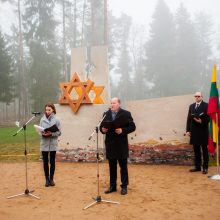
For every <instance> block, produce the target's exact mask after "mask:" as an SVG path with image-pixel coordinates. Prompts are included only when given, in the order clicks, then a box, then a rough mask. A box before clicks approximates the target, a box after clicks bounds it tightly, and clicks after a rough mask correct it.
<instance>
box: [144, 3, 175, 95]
mask: <svg viewBox="0 0 220 220" xmlns="http://www.w3.org/2000/svg"><path fill="white" fill-rule="evenodd" d="M174 31H175V26H174V21H173V16H172V14H171V13H170V10H169V8H168V6H167V5H166V3H165V2H164V1H163V0H159V1H158V3H157V6H156V9H155V12H154V14H153V21H152V23H151V25H150V40H149V41H148V42H147V44H146V59H147V60H146V67H145V68H146V74H147V78H148V81H150V82H151V83H153V84H154V86H153V88H152V91H151V96H153V97H158V96H172V95H175V91H176V87H177V86H178V85H176V84H174V83H172V84H171V82H173V80H174V79H175V78H176V77H177V76H176V75H175V72H174V68H173V67H174V45H175V44H174V42H175V38H174V33H175V32H174Z"/></svg>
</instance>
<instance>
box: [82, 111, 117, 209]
mask: <svg viewBox="0 0 220 220" xmlns="http://www.w3.org/2000/svg"><path fill="white" fill-rule="evenodd" d="M105 117H106V113H105V114H104V116H103V118H102V119H101V120H100V121H99V123H98V125H97V126H96V127H95V129H94V130H93V132H92V134H91V135H90V137H89V140H91V138H92V136H93V135H94V134H95V133H96V151H97V152H96V167H97V197H96V198H92V199H94V200H95V201H94V202H92V203H91V204H89V205H87V206H86V207H84V208H83V209H84V210H85V209H88V208H89V207H91V206H93V205H95V204H96V203H101V202H106V203H112V204H119V202H114V201H110V200H104V199H102V197H101V196H100V190H99V145H98V136H99V135H98V131H99V126H100V124H101V123H102V121H103V120H104V119H105Z"/></svg>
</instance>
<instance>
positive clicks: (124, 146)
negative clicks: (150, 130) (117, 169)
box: [100, 108, 136, 159]
mask: <svg viewBox="0 0 220 220" xmlns="http://www.w3.org/2000/svg"><path fill="white" fill-rule="evenodd" d="M118 117H123V118H126V124H124V125H123V126H122V127H121V128H122V133H121V134H117V133H115V131H114V130H108V132H107V133H106V136H105V147H106V158H107V159H126V158H128V156H129V152H128V134H129V133H131V132H133V131H135V129H136V126H135V123H134V122H133V118H132V116H131V113H130V112H129V111H126V110H124V109H121V108H120V109H119V111H118V113H117V115H116V118H115V120H117V118H118ZM103 121H112V112H111V110H108V111H107V112H106V116H105V118H104V120H103ZM102 127H103V126H102V124H101V125H100V131H101V132H102ZM102 133H103V132H102Z"/></svg>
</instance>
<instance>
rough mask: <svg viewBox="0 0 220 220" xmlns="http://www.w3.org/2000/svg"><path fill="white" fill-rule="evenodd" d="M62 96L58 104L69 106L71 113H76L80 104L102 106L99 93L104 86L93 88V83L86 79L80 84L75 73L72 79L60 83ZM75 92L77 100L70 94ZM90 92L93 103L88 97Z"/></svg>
mask: <svg viewBox="0 0 220 220" xmlns="http://www.w3.org/2000/svg"><path fill="white" fill-rule="evenodd" d="M60 88H61V91H62V96H61V97H60V100H59V103H60V104H64V105H70V107H71V109H72V111H73V112H74V113H76V112H77V111H78V110H79V108H80V105H81V104H93V103H94V104H103V103H104V101H103V99H102V98H101V93H102V92H103V90H104V86H94V82H93V81H91V80H90V79H88V80H87V81H85V82H82V81H81V80H80V78H79V76H78V74H77V73H74V74H73V77H72V79H71V80H70V81H69V82H62V83H60ZM73 91H75V93H76V95H77V96H78V98H73V97H72V96H71V93H72V92H73ZM90 91H94V93H95V98H94V99H93V101H92V100H91V99H90V97H89V93H90Z"/></svg>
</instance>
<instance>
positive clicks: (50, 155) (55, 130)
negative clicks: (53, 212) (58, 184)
mask: <svg viewBox="0 0 220 220" xmlns="http://www.w3.org/2000/svg"><path fill="white" fill-rule="evenodd" d="M40 126H41V127H43V128H44V131H42V132H41V144H40V150H41V152H42V156H43V166H44V174H45V178H46V183H45V186H46V187H48V186H55V183H54V172H55V158H56V151H57V149H58V136H60V135H61V129H60V121H59V120H58V119H57V117H56V108H55V106H54V104H51V103H48V104H46V105H45V113H44V115H43V117H42V118H41V120H40ZM49 163H50V169H49Z"/></svg>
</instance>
